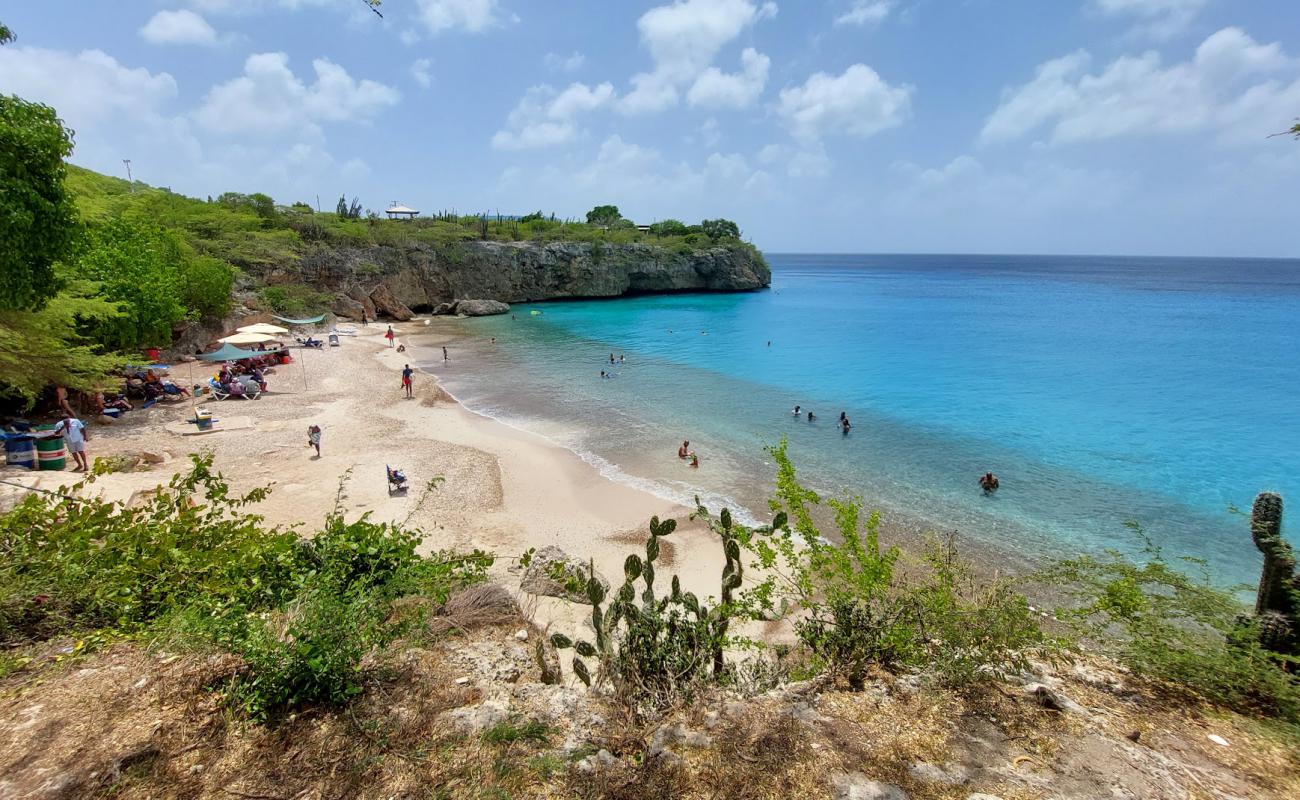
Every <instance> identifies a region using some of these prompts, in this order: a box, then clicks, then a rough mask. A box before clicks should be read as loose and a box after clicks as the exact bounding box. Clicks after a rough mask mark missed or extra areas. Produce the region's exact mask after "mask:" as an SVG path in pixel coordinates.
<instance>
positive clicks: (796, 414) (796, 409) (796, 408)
mask: <svg viewBox="0 0 1300 800" xmlns="http://www.w3.org/2000/svg"><path fill="white" fill-rule="evenodd" d="M799 408H800V407H799V406H795V407H794V411H791V412H790V414H791V416H795V417H797V416H799Z"/></svg>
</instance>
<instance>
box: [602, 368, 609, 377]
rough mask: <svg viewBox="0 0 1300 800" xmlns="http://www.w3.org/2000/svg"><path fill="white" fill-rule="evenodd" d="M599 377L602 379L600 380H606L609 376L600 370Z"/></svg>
mask: <svg viewBox="0 0 1300 800" xmlns="http://www.w3.org/2000/svg"><path fill="white" fill-rule="evenodd" d="M600 377H602V378H608V377H609V375H608V374H607V373H606V372H605V370H603V369H602V370H601V371H600Z"/></svg>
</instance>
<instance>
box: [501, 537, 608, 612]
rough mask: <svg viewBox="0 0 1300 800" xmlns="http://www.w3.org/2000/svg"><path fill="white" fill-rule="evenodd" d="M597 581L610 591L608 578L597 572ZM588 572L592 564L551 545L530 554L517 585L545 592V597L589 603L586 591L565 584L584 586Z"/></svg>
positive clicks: (521, 587) (589, 572)
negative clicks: (574, 589) (570, 588)
mask: <svg viewBox="0 0 1300 800" xmlns="http://www.w3.org/2000/svg"><path fill="white" fill-rule="evenodd" d="M595 574H596V580H597V581H600V584H601V585H602V586H604V587H605V590H606V591H607V592H608V591H609V581H608V580H606V579H605V576H603V575H601V574H600V573H599V572H597V573H595ZM590 575H591V566H590V565H589V564H588V563H587V562H586V561H583V560H582V559H578V558H574V557H572V556H570V555H569V554H568V553H566V552H564V551H563V550H561V549H560V548H558V547H555V546H554V545H550V546H547V547H543V548H542V549H541V550H538V551H537V552H535V553H533V556H532V559H531V560H530V561H529V562H528V568H527V569H526V570H525V571H524V577H523V580H521V581H520V582H519V588H520V589H522V590H524V591H525V592H528V593H529V594H544V595H546V596H548V597H560V598H563V599H565V600H570V601H572V602H574V603H590V602H591V601H590V600H588V599H587V593H586V591H585V590H578V591H570V590H569V587H568V585H567V584H571V583H572V584H576V585H579V586H585V585H586V582H587V578H588V577H589V576H590Z"/></svg>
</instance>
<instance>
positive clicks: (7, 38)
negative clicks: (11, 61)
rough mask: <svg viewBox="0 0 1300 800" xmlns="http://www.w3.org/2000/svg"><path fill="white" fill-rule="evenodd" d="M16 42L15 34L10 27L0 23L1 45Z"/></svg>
mask: <svg viewBox="0 0 1300 800" xmlns="http://www.w3.org/2000/svg"><path fill="white" fill-rule="evenodd" d="M13 40H14V32H13V31H11V30H9V26H8V25H5V24H4V23H3V22H0V44H8V43H9V42H12V41H13Z"/></svg>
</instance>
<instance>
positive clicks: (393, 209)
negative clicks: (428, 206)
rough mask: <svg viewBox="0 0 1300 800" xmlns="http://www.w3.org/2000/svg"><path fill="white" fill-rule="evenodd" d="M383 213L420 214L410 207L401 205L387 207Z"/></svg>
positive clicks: (394, 204) (395, 204)
mask: <svg viewBox="0 0 1300 800" xmlns="http://www.w3.org/2000/svg"><path fill="white" fill-rule="evenodd" d="M384 213H386V214H419V213H420V212H419V211H416V210H415V209H414V208H411V207H410V206H404V205H402V204H401V203H393V204H392V205H391V206H389V207H388V208H386V209H384Z"/></svg>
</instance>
